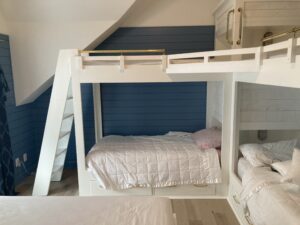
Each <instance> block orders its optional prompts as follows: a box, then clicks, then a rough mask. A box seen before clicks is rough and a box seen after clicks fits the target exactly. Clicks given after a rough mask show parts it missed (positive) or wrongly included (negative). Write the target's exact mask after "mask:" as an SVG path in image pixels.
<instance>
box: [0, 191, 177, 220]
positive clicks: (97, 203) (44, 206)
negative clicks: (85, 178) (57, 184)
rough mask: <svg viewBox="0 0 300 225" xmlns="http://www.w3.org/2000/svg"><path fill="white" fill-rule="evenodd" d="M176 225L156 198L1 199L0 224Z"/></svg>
mask: <svg viewBox="0 0 300 225" xmlns="http://www.w3.org/2000/svg"><path fill="white" fill-rule="evenodd" d="M18 224H20V225H174V224H175V220H174V217H173V212H172V206H171V201H170V200H169V199H166V198H153V197H46V198H45V197H0V225H18Z"/></svg>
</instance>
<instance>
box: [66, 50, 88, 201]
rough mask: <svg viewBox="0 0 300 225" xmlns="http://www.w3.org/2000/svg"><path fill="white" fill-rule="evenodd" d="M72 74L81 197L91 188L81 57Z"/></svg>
mask: <svg viewBox="0 0 300 225" xmlns="http://www.w3.org/2000/svg"><path fill="white" fill-rule="evenodd" d="M71 64H72V66H71V74H72V90H73V101H74V117H75V118H74V121H75V136H76V158H77V170H78V186H79V195H81V196H82V195H83V196H84V195H89V193H90V187H89V183H88V179H87V178H88V177H87V172H86V163H85V145H84V132H83V129H84V128H83V115H82V99H81V96H82V95H81V87H80V75H81V74H80V71H81V70H82V58H81V57H80V56H77V57H73V58H72V61H71Z"/></svg>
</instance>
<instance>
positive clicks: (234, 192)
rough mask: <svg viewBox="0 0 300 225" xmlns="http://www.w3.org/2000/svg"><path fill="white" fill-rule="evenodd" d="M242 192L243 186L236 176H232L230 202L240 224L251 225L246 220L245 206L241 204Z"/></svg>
mask: <svg viewBox="0 0 300 225" xmlns="http://www.w3.org/2000/svg"><path fill="white" fill-rule="evenodd" d="M241 192H242V184H241V181H240V180H239V178H237V176H236V175H235V174H230V187H229V193H228V198H227V200H228V202H229V204H230V206H231V208H232V209H233V211H234V213H235V215H236V217H237V219H238V221H239V223H240V224H241V225H249V223H248V222H247V220H246V218H245V213H244V209H243V205H242V204H241V202H240V193H241Z"/></svg>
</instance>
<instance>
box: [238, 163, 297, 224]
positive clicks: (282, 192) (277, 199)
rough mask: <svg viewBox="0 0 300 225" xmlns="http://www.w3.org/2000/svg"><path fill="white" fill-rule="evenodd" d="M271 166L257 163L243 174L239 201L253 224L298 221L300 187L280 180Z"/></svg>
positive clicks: (291, 222)
mask: <svg viewBox="0 0 300 225" xmlns="http://www.w3.org/2000/svg"><path fill="white" fill-rule="evenodd" d="M281 178H282V176H281V175H280V174H279V173H276V172H273V171H271V169H270V168H263V167H256V168H253V169H252V170H251V171H249V172H248V173H246V174H245V175H244V177H243V182H242V183H243V192H242V193H241V201H242V203H243V205H244V207H245V211H246V212H247V213H249V215H250V218H251V221H252V223H253V224H255V225H282V224H289V225H299V221H300V187H299V186H298V185H296V184H292V183H281Z"/></svg>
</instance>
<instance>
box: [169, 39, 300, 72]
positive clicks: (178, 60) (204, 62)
mask: <svg viewBox="0 0 300 225" xmlns="http://www.w3.org/2000/svg"><path fill="white" fill-rule="evenodd" d="M299 46H300V38H290V39H289V40H287V41H283V42H280V43H276V44H272V45H268V46H260V47H254V48H242V49H231V50H218V51H210V52H196V53H184V54H175V55H168V65H167V73H170V74H172V73H193V72H194V73H201V72H203V73H218V72H219V73H224V72H247V73H249V72H258V71H259V69H260V66H261V65H262V64H263V62H264V60H268V59H270V58H273V57H279V58H284V57H285V58H286V59H287V62H290V63H293V62H295V58H296V55H297V54H299V51H297V48H299ZM241 62H242V63H241Z"/></svg>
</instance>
